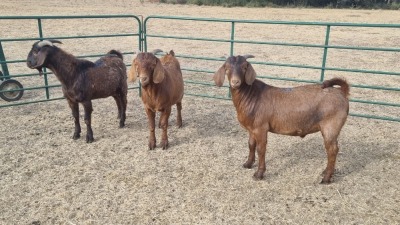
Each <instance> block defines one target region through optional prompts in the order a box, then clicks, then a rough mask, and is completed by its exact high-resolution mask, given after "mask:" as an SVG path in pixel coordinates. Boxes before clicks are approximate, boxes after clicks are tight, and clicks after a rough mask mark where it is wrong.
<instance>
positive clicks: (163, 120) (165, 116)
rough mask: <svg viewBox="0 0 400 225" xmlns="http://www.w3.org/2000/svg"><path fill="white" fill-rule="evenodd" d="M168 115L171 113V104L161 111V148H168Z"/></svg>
mask: <svg viewBox="0 0 400 225" xmlns="http://www.w3.org/2000/svg"><path fill="white" fill-rule="evenodd" d="M169 115H171V106H170V107H167V108H165V109H164V111H162V112H161V116H160V122H161V128H162V136H161V146H162V148H163V150H165V149H167V148H168V134H167V130H168V118H169Z"/></svg>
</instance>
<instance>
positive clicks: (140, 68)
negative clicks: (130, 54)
mask: <svg viewBox="0 0 400 225" xmlns="http://www.w3.org/2000/svg"><path fill="white" fill-rule="evenodd" d="M158 52H162V50H159V49H156V50H154V51H153V52H151V53H150V52H141V53H139V54H138V55H137V56H136V58H135V59H134V60H133V62H132V66H131V69H130V70H129V74H128V77H129V81H132V82H134V81H135V80H136V77H139V80H140V83H141V84H142V86H143V87H145V86H146V85H148V84H149V83H150V82H154V83H156V84H158V83H160V82H162V81H163V80H164V77H165V71H164V68H163V66H162V65H161V61H160V60H159V59H158V58H157V57H156V56H155V54H157V53H158Z"/></svg>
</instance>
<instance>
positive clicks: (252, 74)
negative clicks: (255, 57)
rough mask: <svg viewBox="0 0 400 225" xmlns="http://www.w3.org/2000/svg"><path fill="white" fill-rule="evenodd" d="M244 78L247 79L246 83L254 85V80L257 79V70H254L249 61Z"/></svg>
mask: <svg viewBox="0 0 400 225" xmlns="http://www.w3.org/2000/svg"><path fill="white" fill-rule="evenodd" d="M244 79H245V81H246V84H248V85H252V84H253V82H254V80H255V79H256V71H255V70H254V68H253V66H252V65H251V64H250V63H249V64H248V65H247V70H246V73H245V75H244Z"/></svg>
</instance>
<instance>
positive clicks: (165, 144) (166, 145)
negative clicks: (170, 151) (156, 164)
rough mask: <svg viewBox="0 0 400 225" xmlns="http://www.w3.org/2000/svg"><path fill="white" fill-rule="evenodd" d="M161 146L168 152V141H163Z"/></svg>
mask: <svg viewBox="0 0 400 225" xmlns="http://www.w3.org/2000/svg"><path fill="white" fill-rule="evenodd" d="M160 145H161V146H162V149H163V150H167V148H168V140H165V141H161V143H160Z"/></svg>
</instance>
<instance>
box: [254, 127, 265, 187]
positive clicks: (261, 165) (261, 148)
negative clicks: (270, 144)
mask: <svg viewBox="0 0 400 225" xmlns="http://www.w3.org/2000/svg"><path fill="white" fill-rule="evenodd" d="M255 138H256V149H257V154H258V169H257V171H256V172H255V173H254V179H256V180H261V179H262V178H263V177H264V173H265V152H266V151H267V132H258V133H257V134H256V136H255Z"/></svg>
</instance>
